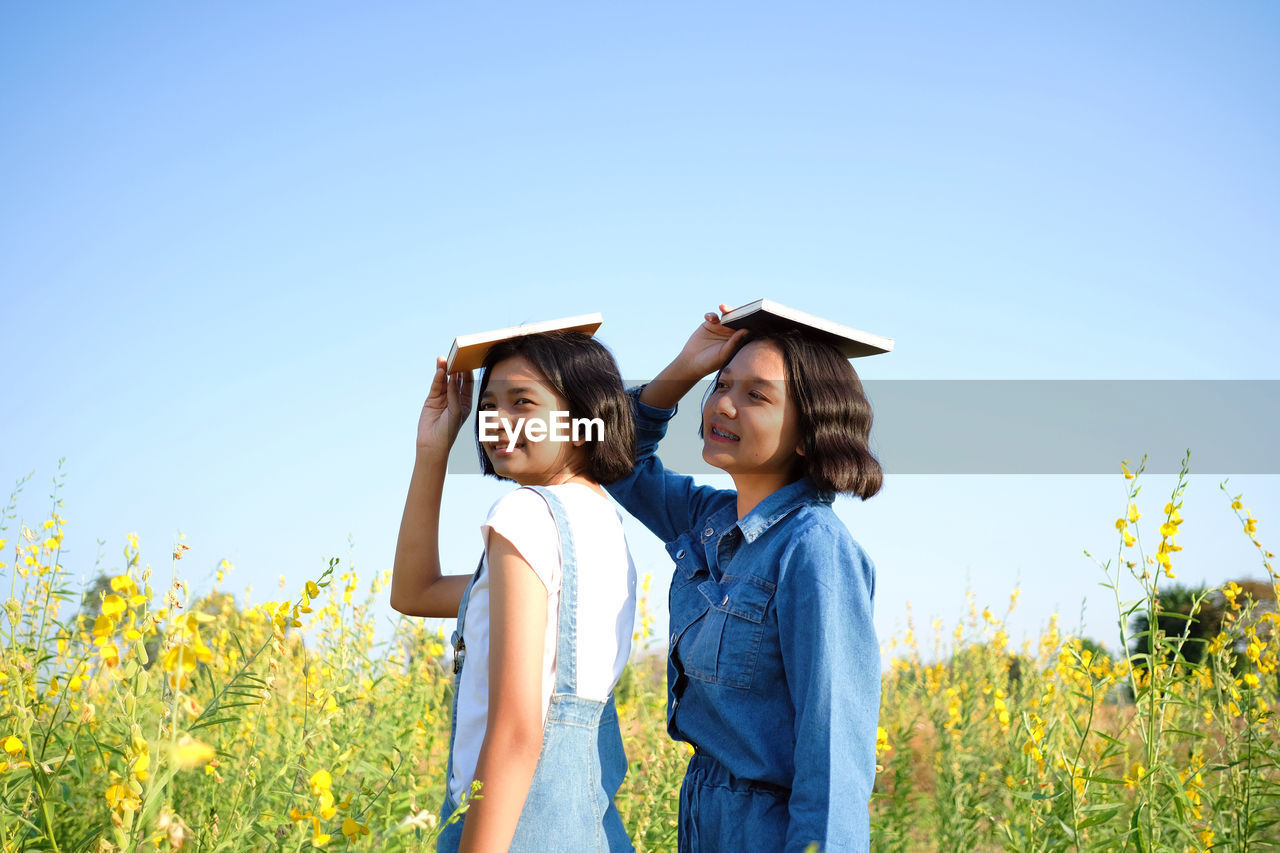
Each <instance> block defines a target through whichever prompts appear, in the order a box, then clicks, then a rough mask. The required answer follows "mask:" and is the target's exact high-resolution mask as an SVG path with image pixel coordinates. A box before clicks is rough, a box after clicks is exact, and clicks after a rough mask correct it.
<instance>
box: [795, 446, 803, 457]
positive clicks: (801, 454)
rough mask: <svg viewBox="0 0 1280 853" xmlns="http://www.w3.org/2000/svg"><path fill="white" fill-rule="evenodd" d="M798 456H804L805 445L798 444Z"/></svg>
mask: <svg viewBox="0 0 1280 853" xmlns="http://www.w3.org/2000/svg"><path fill="white" fill-rule="evenodd" d="M796 455H797V456H804V445H803V444H797V445H796Z"/></svg>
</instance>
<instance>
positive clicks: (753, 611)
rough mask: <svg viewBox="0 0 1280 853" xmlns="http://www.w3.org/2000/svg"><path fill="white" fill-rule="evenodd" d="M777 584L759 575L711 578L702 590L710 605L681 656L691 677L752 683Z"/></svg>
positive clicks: (744, 685)
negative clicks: (767, 614) (770, 603)
mask: <svg viewBox="0 0 1280 853" xmlns="http://www.w3.org/2000/svg"><path fill="white" fill-rule="evenodd" d="M776 589H777V585H776V584H772V583H770V582H769V581H766V580H764V579H762V578H758V577H756V576H755V575H725V576H724V577H723V578H721V579H720V581H719V582H716V581H713V580H708V581H704V582H703V583H701V584H699V585H698V592H699V593H701V594H702V596H703V597H704V598H705V599H706V603H707V604H708V605H710V607H709V609H708V610H707V612H706V614H705V615H704V616H703V617H702V618H701V619H700V620H698V621H697V622H696V623H695V624H694V625H693V626H691V627H693V628H695V629H696V631H690V634H691V635H692V636H690V637H689V638H688V642H687V643H686V644H685V648H684V652H683V654H682V655H681V657H682V659H683V661H684V667H685V672H687V673H688V674H689V676H690V677H692V678H697V679H700V680H702V681H710V682H712V683H715V684H724V685H727V686H729V687H741V688H749V687H750V686H751V679H752V676H753V675H754V674H755V669H756V658H757V657H759V654H760V639H761V637H762V636H763V635H764V627H765V626H764V621H765V614H766V613H767V612H768V610H769V602H770V600H772V599H773V593H774V591H775V590H776Z"/></svg>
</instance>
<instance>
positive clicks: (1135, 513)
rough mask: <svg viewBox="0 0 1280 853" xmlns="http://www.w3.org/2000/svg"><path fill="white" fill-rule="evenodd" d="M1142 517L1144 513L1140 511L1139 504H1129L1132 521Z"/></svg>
mask: <svg viewBox="0 0 1280 853" xmlns="http://www.w3.org/2000/svg"><path fill="white" fill-rule="evenodd" d="M1141 517H1142V513H1140V512H1138V505H1137V504H1129V521H1130V522H1131V523H1136V522H1137V521H1138V519H1139V518H1141Z"/></svg>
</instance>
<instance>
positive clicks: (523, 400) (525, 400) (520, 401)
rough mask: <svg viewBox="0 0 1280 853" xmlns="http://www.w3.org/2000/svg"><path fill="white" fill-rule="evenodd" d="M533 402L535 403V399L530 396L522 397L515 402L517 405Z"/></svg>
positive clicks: (526, 404)
mask: <svg viewBox="0 0 1280 853" xmlns="http://www.w3.org/2000/svg"><path fill="white" fill-rule="evenodd" d="M533 404H534V403H533V401H532V400H530V399H529V398H528V397H521V398H520V399H518V400H516V402H515V405H517V406H532V405H533Z"/></svg>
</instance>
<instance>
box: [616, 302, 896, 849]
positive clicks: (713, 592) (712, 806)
mask: <svg viewBox="0 0 1280 853" xmlns="http://www.w3.org/2000/svg"><path fill="white" fill-rule="evenodd" d="M721 310H726V308H725V306H721ZM749 334H751V333H747V332H745V331H738V332H733V331H731V330H730V329H728V328H727V327H725V326H723V325H721V324H720V321H719V317H718V316H717V315H716V314H707V315H706V322H704V323H703V324H702V325H701V326H700V327H699V328H698V329H697V331H695V332H694V334H693V336H692V337H690V339H689V341H688V343H686V344H685V346H684V349H683V350H682V351H681V352H680V354H679V356H677V357H676V359H675V360H674V361H673V362H672V363H671V364H670V365H668V366H667V368H666V369H664V370H663V371H662V373H660V374H659V375H658V377H657V378H655V379H654V380H653V381H652V382H650V383H649V384H648V385H646V386H644V387H643V388H642V389H639V390H638V391H633V392H632V399H633V406H634V410H635V413H636V439H637V446H636V466H635V470H634V471H633V472H632V474H631V475H630V476H629V477H626V478H624V479H622V480H619V481H617V482H615V483H613V484H612V485H610V486H609V487H608V489H609V492H610V494H612V495H613V496H614V497H615V498H616V499H617V500H618V501H619V503H621V504H622V505H623V506H624V507H625V508H626V509H627V510H628V511H629V512H631V513H632V514H633V515H634V516H635V517H636V518H638V519H639V520H640V521H641V522H643V523H644V524H645V526H647V527H648V528H649V529H650V530H651V531H653V532H654V533H655V534H657V535H658V536H659V537H660V538H661V539H662V540H663V541H664V542H665V543H667V544H666V547H667V551H668V553H669V554H670V555H671V557H672V559H674V560H675V563H676V567H675V573H674V575H673V577H672V581H671V591H670V602H669V603H670V614H671V637H670V646H669V653H668V661H667V686H668V695H667V729H668V731H669V732H670V734H671V736H672V737H673V738H675V739H677V740H682V741H687V742H688V743H690V744H692V745H693V747H694V749H695V754H694V755H693V757H692V758H691V759H690V762H689V767H688V770H687V772H686V773H685V777H684V782H683V784H682V786H681V789H680V819H679V839H680V841H679V849H680V851H682V853H684V851H770V853H771V852H772V851H788V852H789V853H790V851H794V853H801V851H803V850H805V848H806V847H808V845H809V844H811V843H813V842H817V844H818V847H819V848H820V849H822V850H825V851H828V853H837V851H866V850H868V849H869V847H870V838H869V835H870V829H869V817H868V811H867V806H868V802H869V800H870V797H871V789H872V784H873V782H874V779H875V742H876V725H877V720H878V716H879V708H880V649H879V645H878V643H877V641H876V636H875V629H874V626H873V624H872V602H873V599H874V596H875V568H874V566H873V565H872V563H871V560H870V559H869V558H868V557H867V555H866V554H865V553H864V552H863V550H862V548H861V547H859V545H858V543H857V542H855V541H854V539H853V537H852V536H851V535H850V534H849V531H848V529H847V528H846V527H845V525H844V524H843V523H842V522H841V521H840V519H839V518H838V517H837V516H836V514H835V512H833V510H832V508H831V503H832V499H833V497H834V495H835V493H838V492H842V493H846V494H853V495H857V496H858V497H861V498H863V499H866V498H868V497H871V496H872V495H874V494H875V493H876V492H877V491H879V489H880V484H881V477H882V475H881V470H880V465H879V463H878V462H877V461H876V460H875V458H874V457H873V456H872V455H871V453H870V451H869V449H868V437H869V433H870V429H871V408H870V405H869V404H868V403H867V399H866V397H865V395H864V394H863V392H862V385H861V383H860V382H859V380H858V377H857V374H856V373H855V371H854V369H853V367H852V366H851V365H850V364H849V362H848V361H847V360H846V359H845V358H844V357H843V356H841V355H840V353H839V351H838V350H836V349H835V347H833V346H831V345H829V344H827V343H824V342H821V341H819V340H817V339H815V338H812V337H809V336H807V335H806V334H804V333H801V332H799V331H787V332H782V333H770V334H766V335H762V336H758V337H750V336H748V335H749ZM717 370H718V371H719V372H718V373H717V375H716V378H715V383H714V385H713V387H712V389H711V392H710V394H709V396H708V398H707V400H706V403H705V404H704V406H703V410H702V428H701V433H700V434H701V437H702V440H703V448H702V455H703V458H704V459H705V460H706V461H707V462H708V463H710V464H711V465H714V466H715V467H717V468H720V469H721V470H723V471H725V472H726V473H728V474H729V475H730V476H731V477H732V478H733V483H734V487H735V488H734V489H723V490H722V489H714V488H711V487H709V486H697V485H694V483H693V479H692V478H691V477H687V476H682V475H680V474H676V473H674V472H672V471H668V470H666V469H665V468H664V467H663V466H662V463H661V462H660V461H659V459H658V458H657V456H656V455H655V450H656V447H657V444H658V441H659V440H660V439H661V438H662V436H663V433H664V432H665V430H666V424H667V421H668V420H669V419H670V418H671V417H672V415H674V414H675V406H676V403H677V402H678V401H679V399H680V398H681V397H683V396H684V394H685V393H686V392H688V390H689V389H690V388H692V387H693V385H694V384H695V383H696V382H698V381H699V380H701V379H702V378H703V377H704V376H706V375H708V374H709V373H712V372H713V371H717Z"/></svg>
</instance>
